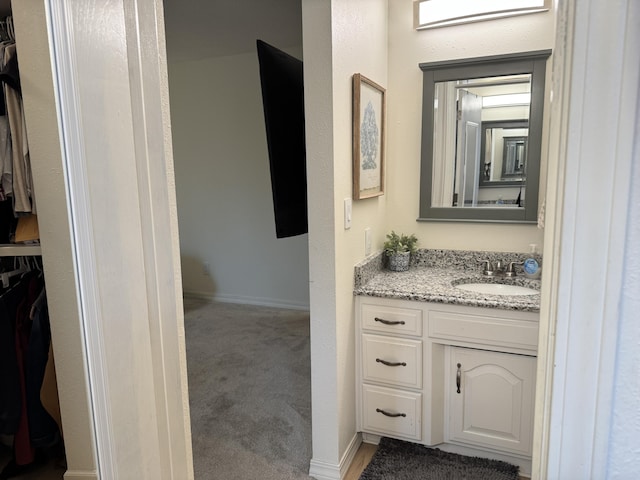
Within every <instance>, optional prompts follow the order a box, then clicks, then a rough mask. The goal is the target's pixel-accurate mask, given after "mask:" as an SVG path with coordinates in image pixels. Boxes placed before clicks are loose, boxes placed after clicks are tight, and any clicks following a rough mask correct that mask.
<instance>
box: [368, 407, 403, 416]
mask: <svg viewBox="0 0 640 480" xmlns="http://www.w3.org/2000/svg"><path fill="white" fill-rule="evenodd" d="M376 412H378V413H381V414H383V415H384V416H385V417H392V418H395V417H406V416H407V414H406V413H389V412H385V411H384V410H380V409H379V408H376Z"/></svg>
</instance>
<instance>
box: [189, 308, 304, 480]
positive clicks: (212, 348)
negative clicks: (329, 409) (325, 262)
mask: <svg viewBox="0 0 640 480" xmlns="http://www.w3.org/2000/svg"><path fill="white" fill-rule="evenodd" d="M185 334H186V346H187V370H188V379H189V399H190V409H191V430H192V439H193V456H194V470H195V478H196V480H215V479H220V480H256V479H260V480H302V479H305V480H308V479H309V478H310V477H309V476H308V475H307V473H308V471H309V461H310V459H311V372H310V369H311V367H310V350H309V314H308V312H300V311H295V310H286V309H278V308H267V307H257V306H245V305H236V304H224V303H216V302H208V301H204V300H200V299H192V298H186V299H185Z"/></svg>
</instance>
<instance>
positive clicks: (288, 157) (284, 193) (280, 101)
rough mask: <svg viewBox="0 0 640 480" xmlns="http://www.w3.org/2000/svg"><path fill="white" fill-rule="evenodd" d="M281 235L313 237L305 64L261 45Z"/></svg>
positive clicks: (264, 102) (278, 234)
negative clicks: (310, 234)
mask: <svg viewBox="0 0 640 480" xmlns="http://www.w3.org/2000/svg"><path fill="white" fill-rule="evenodd" d="M257 47H258V62H259V64H260V84H261V88H262V105H263V110H264V119H265V127H266V133H267V147H268V151H269V166H270V169H271V191H272V196H273V211H274V214H275V224H276V237H277V238H284V237H292V236H295V235H301V234H303V233H307V231H308V227H307V168H306V163H305V162H306V152H305V137H304V135H305V131H304V86H303V74H302V61H301V60H298V59H297V58H295V57H293V56H291V55H289V54H287V53H285V52H283V51H282V50H279V49H277V48H275V47H273V46H271V45H269V44H267V43H265V42H263V41H262V40H258V41H257Z"/></svg>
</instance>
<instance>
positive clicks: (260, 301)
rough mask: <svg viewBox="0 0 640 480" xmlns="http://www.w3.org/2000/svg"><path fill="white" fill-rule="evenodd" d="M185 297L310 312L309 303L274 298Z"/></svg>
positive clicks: (191, 294)
mask: <svg viewBox="0 0 640 480" xmlns="http://www.w3.org/2000/svg"><path fill="white" fill-rule="evenodd" d="M183 295H184V296H185V297H189V298H202V299H205V300H210V301H214V302H222V303H237V304H241V305H257V306H261V307H274V308H286V309H288V310H303V311H309V304H308V303H299V302H292V301H289V300H280V299H274V298H263V297H249V296H244V295H228V294H224V293H222V294H213V293H209V292H194V291H184V292H183Z"/></svg>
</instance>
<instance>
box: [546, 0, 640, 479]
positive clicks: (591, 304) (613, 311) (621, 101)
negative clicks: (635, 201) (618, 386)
mask: <svg viewBox="0 0 640 480" xmlns="http://www.w3.org/2000/svg"><path fill="white" fill-rule="evenodd" d="M639 27H640V7H639V5H638V3H637V2H635V1H634V0H621V1H618V2H615V4H610V3H609V2H598V1H597V0H580V1H579V2H577V1H573V0H560V1H559V2H558V11H557V33H556V48H555V49H554V70H553V73H554V74H553V88H552V115H551V123H552V125H551V128H550V129H549V130H550V157H551V158H550V165H556V166H557V169H556V170H555V171H552V170H550V171H549V177H548V181H549V188H548V190H547V197H546V209H547V219H546V225H547V228H546V230H545V267H544V270H543V282H542V284H543V289H544V290H543V295H542V304H541V318H542V319H543V320H544V321H542V322H541V329H540V356H539V360H540V361H539V367H538V378H540V379H544V383H541V384H540V385H539V387H538V389H537V415H536V417H537V421H536V432H535V435H534V458H533V478H534V479H535V478H540V479H550V480H553V479H564V478H607V476H608V474H611V471H610V470H608V469H609V468H610V467H611V465H608V458H609V454H610V446H611V444H612V443H614V442H612V440H614V439H615V437H616V435H618V434H619V433H620V432H619V431H616V430H615V429H614V428H613V426H612V422H611V418H612V414H613V393H614V379H615V378H616V373H617V369H618V368H619V366H617V365H616V354H619V352H620V351H621V348H623V346H624V345H625V344H627V345H633V344H634V342H636V343H637V341H638V340H639V335H638V333H637V329H636V333H635V336H631V337H624V338H622V337H620V335H619V326H620V322H621V321H622V320H623V317H622V313H621V310H620V299H621V297H622V295H623V272H624V271H625V265H627V264H628V263H629V262H630V260H631V255H632V254H633V249H632V248H631V247H632V245H631V244H629V243H625V242H628V240H626V232H627V229H628V228H629V227H630V226H631V225H632V223H631V222H632V219H631V217H630V216H628V211H629V210H628V207H629V205H628V201H629V198H631V187H632V185H634V184H632V183H631V181H630V178H632V166H633V158H634V151H633V147H634V136H635V135H637V129H638V115H639V113H640V109H639V108H638V100H639V99H640V95H639V91H638V84H639V81H638V80H639V78H640V77H639V72H640V58H639V57H638V55H637V46H638V45H639V44H640V28H639ZM635 156H636V160H637V159H638V157H637V156H638V152H637V151H636V152H635ZM638 188H639V186H638V184H637V177H636V183H635V189H636V190H637V189H638ZM636 207H637V206H636ZM632 211H633V209H632ZM636 211H637V208H636ZM636 218H637V215H636ZM625 247H626V248H625ZM636 250H637V249H636ZM628 314H629V312H627V315H628ZM636 377H637V375H636ZM627 381H629V382H630V384H634V383H635V385H636V387H637V386H638V383H639V381H638V379H637V378H635V379H634V378H628V379H627ZM623 407H624V406H623ZM627 408H629V409H630V410H629V412H633V411H634V410H635V406H629V407H627ZM634 417H637V415H631V416H630V417H629V418H630V419H631V418H634ZM636 427H637V425H636ZM629 448H631V447H629ZM629 456H630V457H634V456H635V457H637V455H634V454H633V453H630V454H629ZM633 462H634V460H632V463H633ZM635 462H636V465H637V460H635ZM632 468H633V467H632ZM632 472H633V470H628V471H627V473H632Z"/></svg>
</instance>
